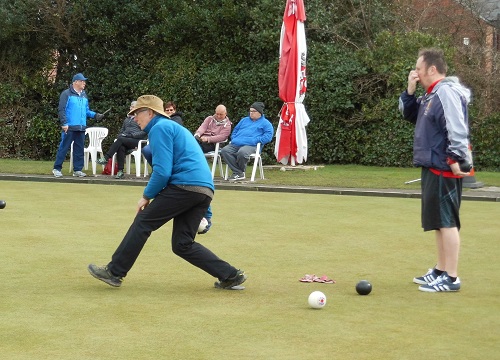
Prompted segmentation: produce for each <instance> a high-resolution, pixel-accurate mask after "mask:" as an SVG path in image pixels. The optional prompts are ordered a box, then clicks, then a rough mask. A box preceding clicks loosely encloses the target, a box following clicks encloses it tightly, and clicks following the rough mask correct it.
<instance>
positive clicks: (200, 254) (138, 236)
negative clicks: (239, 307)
mask: <svg viewBox="0 0 500 360" xmlns="http://www.w3.org/2000/svg"><path fill="white" fill-rule="evenodd" d="M211 201H212V199H211V198H210V197H209V196H207V195H204V194H199V193H195V192H192V191H186V190H183V189H181V188H179V187H177V186H174V185H170V186H168V187H166V188H165V189H163V190H162V191H161V192H160V193H159V194H158V195H157V196H156V198H155V199H154V200H153V201H151V203H150V204H149V206H147V207H146V208H145V209H144V210H142V211H140V212H139V213H138V214H137V215H136V217H135V219H134V222H133V223H132V225H131V226H130V228H129V230H128V232H127V234H126V235H125V237H124V238H123V240H122V242H121V244H120V245H119V246H118V248H117V249H116V251H115V253H114V254H113V256H112V258H111V262H110V263H109V264H108V268H109V270H110V271H111V273H112V274H114V275H115V276H122V277H124V276H126V275H127V273H128V272H129V270H130V269H131V268H132V266H133V265H134V263H135V261H136V259H137V257H138V256H139V254H140V252H141V250H142V248H143V247H144V245H145V244H146V241H147V240H148V238H149V236H150V235H151V232H153V231H155V230H156V229H158V228H160V227H161V226H162V225H163V224H165V223H167V222H168V221H170V220H171V219H173V220H174V223H173V229H172V251H173V252H174V254H176V255H178V256H180V257H181V258H183V259H184V260H186V261H187V262H189V263H191V264H192V265H194V266H196V267H199V268H200V269H201V270H203V271H205V272H207V273H209V274H210V275H212V276H214V277H216V278H218V279H219V280H226V279H227V278H229V277H231V276H234V274H235V273H236V270H237V269H236V268H234V267H233V266H231V265H229V264H228V263H227V262H225V261H223V260H221V259H219V258H218V257H217V256H216V255H215V254H214V253H213V252H211V251H210V250H208V249H207V248H206V247H204V246H203V245H201V244H199V243H197V242H195V241H194V238H195V236H196V233H197V230H198V225H199V224H200V221H201V219H202V218H203V215H204V214H205V212H206V211H207V208H208V206H209V205H210V202H211Z"/></svg>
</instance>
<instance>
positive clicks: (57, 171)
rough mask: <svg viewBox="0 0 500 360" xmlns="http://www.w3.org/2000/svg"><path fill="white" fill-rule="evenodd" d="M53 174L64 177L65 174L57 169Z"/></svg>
mask: <svg viewBox="0 0 500 360" xmlns="http://www.w3.org/2000/svg"><path fill="white" fill-rule="evenodd" d="M52 174H54V176H55V177H62V176H63V174H62V172H60V171H59V170H57V169H54V170H52Z"/></svg>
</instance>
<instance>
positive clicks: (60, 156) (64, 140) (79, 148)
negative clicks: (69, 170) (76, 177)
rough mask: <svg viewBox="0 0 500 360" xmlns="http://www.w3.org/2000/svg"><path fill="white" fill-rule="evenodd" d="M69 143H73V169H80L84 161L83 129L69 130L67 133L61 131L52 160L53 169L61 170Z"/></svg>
mask: <svg viewBox="0 0 500 360" xmlns="http://www.w3.org/2000/svg"><path fill="white" fill-rule="evenodd" d="M71 143H73V171H81V170H82V169H83V162H84V159H83V158H84V146H85V145H84V144H85V130H84V131H71V130H68V132H67V133H65V132H64V131H62V132H61V142H60V143H59V148H58V149H57V155H56V161H55V162H54V169H56V170H59V171H61V170H62V165H63V162H64V159H65V158H66V154H67V153H68V151H69V149H70V147H71Z"/></svg>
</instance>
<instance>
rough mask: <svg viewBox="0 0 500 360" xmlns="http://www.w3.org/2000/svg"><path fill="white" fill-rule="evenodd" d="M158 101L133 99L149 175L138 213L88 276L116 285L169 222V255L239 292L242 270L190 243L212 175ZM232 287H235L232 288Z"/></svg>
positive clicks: (209, 197) (187, 135)
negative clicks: (150, 168)
mask: <svg viewBox="0 0 500 360" xmlns="http://www.w3.org/2000/svg"><path fill="white" fill-rule="evenodd" d="M163 109H164V108H163V101H162V100H161V99H160V98H158V97H156V96H154V95H143V96H141V97H139V98H138V99H137V104H136V106H135V108H133V109H131V110H130V112H129V115H132V114H133V115H134V116H135V118H134V119H135V121H136V122H137V124H138V125H139V126H140V128H141V129H142V130H144V131H145V132H146V133H148V137H149V145H150V148H151V152H152V156H153V158H152V161H153V162H152V165H153V168H154V171H153V173H152V175H151V178H150V179H149V182H148V184H147V186H146V188H145V189H144V193H143V196H142V197H141V198H140V199H139V201H138V203H137V215H136V217H135V219H134V222H133V223H132V225H131V226H130V228H129V230H128V232H127V234H126V235H125V237H124V238H123V240H122V242H121V244H120V245H119V246H118V248H117V249H116V251H115V253H114V254H113V256H112V258H111V262H110V263H109V264H108V265H106V266H97V265H94V264H90V265H89V266H88V270H89V272H90V274H91V275H92V276H94V277H95V278H97V279H99V280H101V281H104V282H105V283H107V284H108V285H111V286H115V287H118V286H121V284H122V281H123V278H124V277H125V276H126V275H127V273H128V272H129V271H130V269H131V268H132V266H133V265H134V262H135V261H136V259H137V257H138V256H139V254H140V252H141V250H142V248H143V247H144V245H145V244H146V241H147V240H148V238H149V236H150V235H151V232H152V231H155V230H157V229H159V228H160V227H161V226H162V225H164V224H165V223H167V222H168V221H170V220H172V219H173V227H172V251H173V252H174V253H175V254H176V255H178V256H180V257H181V258H183V259H184V260H186V261H187V262H189V263H191V264H192V265H194V266H196V267H198V268H200V269H201V270H203V271H205V272H207V273H208V274H210V275H212V276H213V277H216V278H217V279H218V281H216V283H215V286H216V287H218V288H223V289H238V288H242V287H239V285H240V284H242V283H243V282H244V281H245V280H246V278H247V277H246V275H245V273H244V272H243V271H242V270H239V269H236V268H235V267H233V266H231V265H230V264H228V263H227V262H226V261H223V260H221V259H220V258H218V257H217V256H216V255H215V254H214V253H213V252H211V251H210V250H209V249H207V248H206V247H204V246H203V245H201V244H199V243H198V242H196V241H194V239H195V236H196V233H197V231H198V226H199V225H200V221H201V219H202V218H203V216H204V215H205V213H206V211H207V209H208V207H209V205H210V202H211V201H212V198H213V196H214V184H213V181H212V174H211V173H210V169H209V168H208V167H207V164H206V160H205V156H204V155H203V152H202V150H201V148H200V147H199V146H198V144H197V142H196V139H195V138H194V137H193V135H192V134H191V133H190V132H189V130H187V129H186V128H185V127H183V126H181V125H179V124H177V123H176V122H174V121H171V120H169V119H168V117H167V115H166V114H165V113H164V110H163ZM235 287H236V288H235Z"/></svg>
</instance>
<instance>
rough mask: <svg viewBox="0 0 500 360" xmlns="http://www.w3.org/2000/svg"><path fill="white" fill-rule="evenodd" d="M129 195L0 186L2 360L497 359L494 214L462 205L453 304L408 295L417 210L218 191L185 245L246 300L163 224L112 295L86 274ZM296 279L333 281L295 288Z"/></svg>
mask: <svg viewBox="0 0 500 360" xmlns="http://www.w3.org/2000/svg"><path fill="white" fill-rule="evenodd" d="M49 169H50V167H49ZM318 171H320V170H318ZM269 173H271V172H269ZM287 173H288V172H287ZM141 194H142V188H141V187H137V186H117V185H96V184H67V183H47V182H43V183H42V182H26V181H19V182H18V181H0V198H2V199H5V200H6V201H7V206H6V208H5V209H3V210H0V227H1V229H2V237H1V238H2V251H1V258H2V273H3V275H4V276H3V282H2V290H1V291H0V293H1V294H2V299H1V301H0V354H1V355H0V358H4V359H11V360H17V359H37V360H38V359H72V360H78V359H200V360H201V359H262V360H267V359H277V360H281V359H283V360H285V359H287V360H288V359H297V360H309V359H311V360H312V359H370V360H371V359H437V358H439V359H494V358H496V357H497V356H498V353H499V351H500V343H499V342H498V334H499V333H500V315H499V314H500V302H499V301H498V299H499V296H500V289H499V287H498V286H496V285H495V284H496V283H497V281H498V265H497V263H498V258H499V256H500V243H499V241H498V234H499V233H500V222H499V221H498V219H499V218H500V207H499V204H498V203H494V202H491V203H490V202H477V201H467V202H463V203H462V209H461V215H462V230H461V237H462V249H461V259H460V267H459V275H460V278H461V281H462V289H461V291H460V292H458V293H438V294H430V293H424V292H420V291H418V290H417V288H418V285H415V284H413V283H412V279H413V277H414V276H420V275H422V274H423V273H425V272H426V271H427V268H429V267H432V266H433V265H434V263H435V248H434V236H433V234H432V233H424V232H423V231H422V230H421V228H420V201H419V200H418V199H402V198H383V197H358V196H336V195H316V194H290V193H271V192H245V191H226V190H219V191H217V192H216V196H215V198H214V201H213V203H212V208H213V212H214V218H213V227H212V229H211V230H210V231H209V232H208V233H207V234H206V235H201V236H198V237H197V238H196V240H197V241H200V242H201V243H203V244H204V245H206V246H207V247H209V248H210V249H211V250H212V251H214V252H215V253H216V254H217V255H219V256H220V257H221V258H223V259H224V260H226V261H228V262H230V263H231V264H233V265H235V266H236V267H239V268H241V269H244V270H245V271H246V273H247V275H248V280H247V282H246V283H245V285H246V289H245V290H243V291H226V290H218V289H214V288H213V282H214V280H215V279H214V278H212V277H211V276H209V275H208V274H206V273H204V272H202V271H201V270H199V269H197V268H195V267H193V266H192V265H190V264H188V263H186V262H184V261H183V260H182V259H180V258H178V257H176V256H175V255H174V254H173V253H172V252H171V250H170V232H171V224H170V223H168V224H166V225H165V226H164V227H162V228H161V229H159V230H158V231H156V232H154V233H153V234H152V236H151V238H150V239H149V241H148V243H147V244H146V246H145V248H144V250H143V252H142V254H141V256H140V257H139V259H138V260H137V262H136V264H135V265H134V267H133V268H132V270H131V271H130V273H129V274H128V276H127V277H126V278H125V281H124V283H123V285H122V287H121V288H112V287H110V286H108V285H106V284H104V283H102V282H100V281H98V280H96V279H94V278H93V277H91V276H90V275H89V274H88V272H87V269H86V267H87V265H88V264H89V263H97V264H100V265H102V264H106V263H107V262H108V261H109V260H110V257H111V255H112V253H113V251H114V250H115V249H116V247H117V246H118V244H119V242H120V241H121V239H122V238H123V235H124V234H125V232H126V231H127V229H128V227H129V225H130V224H131V222H132V220H133V218H134V216H135V205H136V203H137V200H138V199H139V197H140V196H141ZM305 274H316V275H318V276H321V275H327V276H329V277H330V278H333V279H335V280H336V281H337V283H336V284H319V283H310V284H309V283H301V282H299V279H300V278H301V277H303V276H304V275H305ZM362 279H367V280H369V281H370V282H371V283H372V284H373V291H372V293H371V294H370V295H368V296H360V295H357V294H356V292H355V284H356V283H357V282H358V281H359V280H362ZM315 290H320V291H322V292H324V293H325V294H326V296H327V304H326V306H325V308H323V309H321V310H314V309H310V308H309V306H308V304H307V298H308V296H309V294H310V293H311V292H312V291H315Z"/></svg>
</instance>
